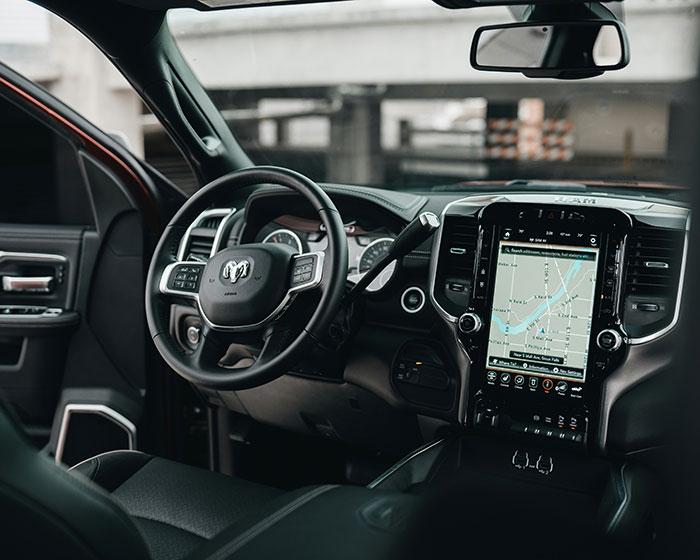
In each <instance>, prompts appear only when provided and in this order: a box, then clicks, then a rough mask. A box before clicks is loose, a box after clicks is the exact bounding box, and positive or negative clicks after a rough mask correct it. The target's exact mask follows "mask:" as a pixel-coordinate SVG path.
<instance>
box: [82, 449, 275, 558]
mask: <svg viewBox="0 0 700 560" xmlns="http://www.w3.org/2000/svg"><path fill="white" fill-rule="evenodd" d="M71 471H75V472H78V473H80V474H82V475H84V476H86V477H87V478H89V479H90V480H92V481H93V482H95V483H97V484H98V485H99V486H101V487H102V488H103V489H104V490H105V491H107V492H108V493H109V494H110V496H111V497H112V499H113V500H114V501H116V502H117V504H119V505H120V506H121V507H122V508H123V509H124V511H126V512H127V513H128V514H129V516H130V517H131V519H132V520H134V522H135V523H136V526H137V527H138V528H139V530H140V532H141V534H142V535H143V537H144V538H145V540H146V543H147V545H148V548H149V550H150V552H151V556H152V557H153V558H154V559H161V558H163V559H166V558H167V559H177V558H182V557H184V556H185V555H186V554H188V553H189V552H191V551H192V550H194V549H196V548H198V547H199V546H200V545H202V544H204V543H205V542H206V541H207V540H210V539H213V538H214V537H215V536H217V535H218V534H219V533H220V532H221V531H223V530H224V529H226V528H227V527H229V526H230V525H232V524H233V523H236V522H239V521H241V520H242V519H244V518H245V517H246V515H249V514H251V513H252V512H254V511H256V510H257V509H258V508H259V507H260V505H262V504H265V503H267V502H270V501H272V500H273V499H274V498H277V497H279V496H281V495H282V494H283V492H282V491H281V490H277V489H274V488H270V487H268V486H262V485H260V484H255V483H253V482H247V481H244V480H240V479H236V478H232V477H230V476H224V475H221V474H217V473H212V472H210V471H205V470H203V469H198V468H195V467H191V466H189V465H183V464H181V463H176V462H174V461H168V460H166V459H161V458H159V457H153V456H152V455H147V454H145V453H140V452H138V451H112V452H109V453H103V454H102V455H98V456H97V457H93V458H92V459H88V460H87V461H84V462H82V463H80V464H78V465H76V466H75V467H73V468H72V469H71Z"/></svg>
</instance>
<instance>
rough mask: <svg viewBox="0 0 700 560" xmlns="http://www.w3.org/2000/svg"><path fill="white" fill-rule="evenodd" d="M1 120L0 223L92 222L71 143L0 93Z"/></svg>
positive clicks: (87, 199) (85, 192) (84, 223)
mask: <svg viewBox="0 0 700 560" xmlns="http://www.w3.org/2000/svg"><path fill="white" fill-rule="evenodd" d="M0 122H2V134H0V172H1V173H2V204H0V222H8V223H25V224H27V223H29V224H49V225H90V224H92V223H93V218H92V211H91V209H90V201H89V198H88V196H87V189H86V187H85V181H84V179H83V176H82V174H81V171H80V166H79V164H78V157H77V154H76V151H75V148H74V147H73V144H71V142H70V141H68V140H67V139H66V138H64V137H63V136H61V135H60V134H58V133H57V132H55V131H54V130H52V129H51V128H49V127H48V126H47V125H46V124H44V123H42V122H40V121H39V120H37V119H36V118H34V117H33V116H32V115H30V114H29V113H27V112H25V111H24V110H23V109H20V108H18V107H17V106H16V105H14V104H13V103H11V102H9V101H7V100H6V99H4V98H1V97H0Z"/></svg>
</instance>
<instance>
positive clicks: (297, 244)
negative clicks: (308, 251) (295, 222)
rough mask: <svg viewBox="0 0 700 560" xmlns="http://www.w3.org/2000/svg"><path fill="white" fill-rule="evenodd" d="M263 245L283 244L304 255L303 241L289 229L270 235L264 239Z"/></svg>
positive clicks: (276, 231) (279, 230)
mask: <svg viewBox="0 0 700 560" xmlns="http://www.w3.org/2000/svg"><path fill="white" fill-rule="evenodd" d="M263 243H282V244H283V245H289V246H290V247H293V248H294V249H296V250H297V252H298V253H303V252H304V251H303V250H302V245H301V239H299V236H298V235H297V234H296V233H294V232H293V231H291V230H288V229H278V230H275V231H273V232H272V233H270V234H269V235H268V236H266V237H265V239H263Z"/></svg>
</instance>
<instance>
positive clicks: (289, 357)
mask: <svg viewBox="0 0 700 560" xmlns="http://www.w3.org/2000/svg"><path fill="white" fill-rule="evenodd" d="M261 184H268V185H280V186H283V187H288V188H290V189H292V190H294V191H296V192H297V193H299V194H300V195H301V196H303V197H304V198H305V199H306V200H307V201H308V202H309V203H310V204H311V206H312V207H313V209H314V210H315V211H316V213H317V214H318V217H319V219H320V221H321V222H322V223H323V225H324V227H325V230H326V234H327V236H328V247H327V249H326V251H325V252H323V253H321V252H316V253H305V254H301V255H300V254H296V251H295V250H294V249H293V248H292V247H289V246H287V245H281V244H270V243H250V244H243V245H236V246H233V247H228V248H225V249H223V250H221V251H219V252H218V253H217V254H215V255H214V256H213V257H211V258H210V259H209V261H207V262H206V263H202V262H187V261H178V260H177V256H176V251H177V247H178V245H179V243H180V240H181V239H182V237H183V235H184V234H185V232H186V230H187V228H188V227H189V226H190V224H191V223H192V222H193V221H194V220H195V219H196V218H197V216H199V214H201V213H202V212H203V211H204V210H206V209H207V208H209V207H210V206H211V205H212V204H214V203H215V202H217V201H218V200H220V199H222V198H226V196H225V195H230V194H231V192H233V191H235V190H236V189H240V188H243V187H249V186H253V185H261ZM347 271H348V246H347V238H346V236H345V230H344V228H343V222H342V220H341V219H340V215H339V213H338V210H337V209H336V207H335V205H334V204H333V202H332V201H331V199H330V198H329V197H328V195H327V194H326V193H325V192H324V191H323V190H322V189H321V188H320V187H319V186H318V185H316V183H314V182H313V181H311V180H310V179H308V178H306V177H304V176H303V175H301V174H299V173H296V172H294V171H290V170H288V169H283V168H279V167H251V168H248V169H243V170H240V171H236V172H234V173H231V174H229V175H225V176H223V177H221V178H219V179H217V180H215V181H213V182H212V183H209V184H208V185H206V186H205V187H203V188H202V189H201V190H200V191H198V192H197V193H196V194H195V195H194V196H192V197H191V198H190V199H189V200H188V201H187V202H185V204H184V205H183V206H182V208H181V209H180V210H179V211H178V212H177V214H176V215H175V216H174V217H173V219H172V220H171V221H170V223H169V224H168V225H167V227H166V228H165V231H164V232H163V235H162V236H161V238H160V241H159V243H158V246H157V247H156V249H155V253H154V255H153V259H152V260H151V266H150V268H149V271H148V278H147V280H146V318H147V321H148V328H149V330H150V333H151V336H152V337H153V342H154V343H155V345H156V348H157V349H158V352H160V355H161V356H162V357H163V359H164V360H165V361H166V362H167V364H168V365H169V366H170V367H171V368H172V369H173V370H174V371H175V372H176V373H178V374H179V375H181V376H182V377H184V378H185V379H187V380H188V381H191V382H192V383H195V384H198V385H203V386H206V387H209V388H212V389H219V390H239V389H248V388H251V387H257V386H259V385H262V384H264V383H267V382H269V381H272V380H273V379H276V378H277V377H279V376H280V375H282V374H284V373H286V372H287V371H289V369H290V368H292V367H293V366H294V365H296V364H297V363H298V362H299V361H300V359H301V358H302V357H303V356H304V355H305V354H307V353H308V352H309V351H311V349H312V348H313V347H314V346H315V345H316V344H318V342H319V341H320V340H321V339H322V338H323V337H324V335H325V334H326V333H327V331H328V327H329V326H330V324H331V322H332V321H333V319H334V317H335V315H336V313H337V311H338V309H339V307H340V302H341V299H342V297H343V293H344V289H345V278H346V275H347ZM183 280H184V281H183ZM304 292H310V294H309V295H316V297H308V298H305V299H304V302H305V303H306V306H305V307H304V309H302V310H300V311H301V312H300V313H294V310H295V308H293V307H292V303H293V302H294V300H295V299H296V298H297V297H299V296H300V295H301V294H304ZM305 295H306V294H304V296H305ZM319 296H320V297H319ZM182 300H187V301H188V302H189V303H194V304H195V305H196V307H197V310H198V313H199V317H200V319H201V324H202V327H201V331H200V337H199V342H198V344H197V346H196V349H195V350H194V351H187V350H185V349H184V348H182V347H181V345H180V344H179V343H178V342H177V341H176V340H175V338H174V337H173V336H172V335H171V332H170V328H169V323H170V319H169V317H170V308H171V306H172V304H174V303H177V302H178V301H182ZM309 302H311V303H309ZM290 308H291V309H290ZM299 317H301V318H302V319H301V322H302V323H304V324H303V325H301V324H299V323H300V320H299ZM253 337H255V338H257V339H258V340H259V341H260V342H261V344H262V349H261V350H260V353H259V355H258V356H257V357H253V356H250V357H249V358H248V359H247V360H239V363H238V364H235V365H231V364H228V365H226V364H225V363H222V357H223V356H225V355H227V353H228V352H229V351H230V348H231V345H232V344H234V345H236V344H238V345H239V347H240V346H241V345H245V344H246V343H248V344H249V343H250V340H251V338H253ZM251 362H252V363H251ZM240 363H245V364H247V365H246V366H245V367H242V366H240Z"/></svg>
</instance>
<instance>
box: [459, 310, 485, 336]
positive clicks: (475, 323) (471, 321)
mask: <svg viewBox="0 0 700 560" xmlns="http://www.w3.org/2000/svg"><path fill="white" fill-rule="evenodd" d="M483 324H484V323H483V321H482V320H481V317H479V316H478V315H477V314H476V313H471V312H469V313H465V314H463V315H462V316H461V317H460V318H459V321H457V327H458V328H459V330H460V331H461V332H462V333H463V334H474V333H477V332H479V331H480V330H481V327H482V326H483Z"/></svg>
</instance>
